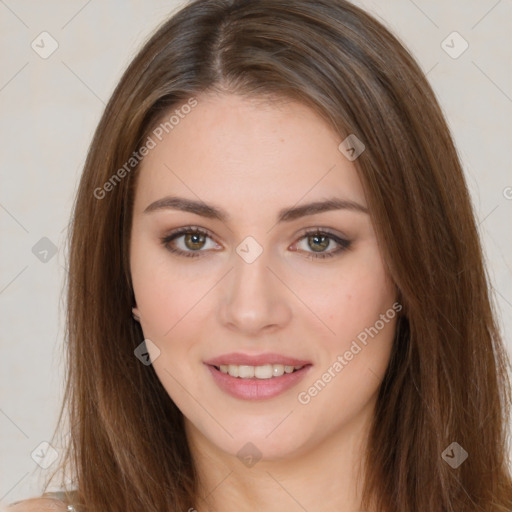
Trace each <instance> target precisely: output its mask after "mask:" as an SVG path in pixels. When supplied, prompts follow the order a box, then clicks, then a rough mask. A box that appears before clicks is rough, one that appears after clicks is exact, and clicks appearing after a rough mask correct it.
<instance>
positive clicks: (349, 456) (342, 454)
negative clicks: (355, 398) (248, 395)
mask: <svg viewBox="0 0 512 512" xmlns="http://www.w3.org/2000/svg"><path fill="white" fill-rule="evenodd" d="M373 405H374V402H373V401H371V403H369V404H368V407H367V408H365V410H364V411H363V412H362V413H361V414H360V415H359V416H358V417H356V418H354V419H353V421H352V422H351V423H350V424H347V425H345V426H344V428H343V430H339V431H337V432H334V433H331V434H330V435H328V436H326V437H322V439H321V440H320V441H318V440H315V439H313V440H311V441H310V442H309V443H308V446H303V447H301V448H300V449H299V450H297V451H296V452H295V453H294V454H290V455H289V456H287V457H286V459H284V458H281V459H273V460H268V459H266V458H265V457H264V456H263V457H262V458H261V459H260V460H259V461H258V462H256V463H255V464H254V465H252V466H250V464H249V465H247V466H246V465H245V464H244V463H243V462H242V461H241V460H240V459H239V458H238V457H237V456H236V455H233V454H229V453H226V452H224V451H222V450H220V449H219V448H218V447H217V446H216V445H214V444H212V443H211V442H210V441H209V440H208V439H206V438H205V437H204V436H203V435H202V434H201V433H200V432H199V431H198V430H197V429H196V428H195V427H194V426H193V425H192V424H191V423H190V422H189V421H188V420H186V421H185V424H186V430H187V436H188V439H189V444H190V446H191V452H192V455H193V459H194V464H195V466H196V470H197V474H198V477H199V497H198V499H197V500H196V507H195V509H196V510H197V512H221V511H222V512H235V511H236V512H249V511H254V510H265V512H282V510H287V511H290V512H295V511H297V512H304V510H306V511H311V510H319V509H321V510H322V511H323V512H334V511H336V512H354V511H357V510H360V506H361V505H360V504H361V491H362V483H363V476H364V467H363V454H364V450H365V448H366V444H367V436H368V429H369V426H370V420H371V417H372V416H371V413H373V407H372V406H373ZM248 466H250V467H248Z"/></svg>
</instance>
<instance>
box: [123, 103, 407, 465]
mask: <svg viewBox="0 0 512 512" xmlns="http://www.w3.org/2000/svg"><path fill="white" fill-rule="evenodd" d="M185 110H186V111H187V112H188V113H187V114H186V115H182V116H180V119H179V123H177V124H175V125H173V128H172V130H168V133H167V134H166V133H165V131H164V136H162V135H161V134H160V132H161V131H162V130H160V132H158V134H159V135H160V138H161V139H162V140H161V141H160V140H159V138H156V137H153V138H154V139H155V142H156V143H157V144H156V146H155V147H154V148H152V149H151V150H150V151H149V153H148V154H147V156H146V157H145V158H144V160H143V162H142V166H141V167H140V168H139V170H138V171H137V172H138V173H139V176H138V183H137V188H136V193H135V202H134V212H133V224H132V232H131V246H130V267H131V268H130V270H131V275H132V279H133V288H134V294H135V298H136V308H135V313H136V314H137V315H138V316H139V318H140V323H141V327H142V330H143V333H144V337H145V339H146V340H150V342H147V346H148V349H149V352H150V354H151V358H152V362H153V367H154V369H155V371H156V373H157V375H158V377H159V379H160V380H161V382H162V384H163V386H164V387H165V389H166V390H167V392H168V394H169V396H170V398H171V399H172V400H173V401H174V402H175V403H176V405H177V406H178V407H179V409H180V410H181V411H182V413H183V415H184V417H185V423H186V426H187V433H188V434H189V436H191V435H193V436H196V437H201V438H202V439H203V440H205V441H206V442H208V443H209V444H210V445H211V446H213V447H215V449H217V450H220V451H222V452H223V453H225V454H232V455H236V454H240V450H241V449H243V450H254V448H250V446H251V447H256V448H257V451H258V453H259V456H261V457H263V458H266V459H269V460H272V459H279V458H286V457H291V456H293V455H297V454H300V453H302V452H305V451H306V450H311V449H314V448H315V447H318V446H321V445H322V443H325V442H327V441H328V440H329V439H332V438H334V437H335V436H337V435H340V434H341V433H343V432H344V431H346V430H348V429H350V426H351V425H354V424H355V423H356V422H357V421H359V419H360V418H361V417H362V416H363V415H365V414H366V415H368V414H370V412H371V409H372V407H373V405H374V403H375V398H376V393H377V391H378V387H379V385H380V380H381V378H382V376H383V375H384V371H385V369H386V366H387V363H388V360H389V356H390V350H391V345H392V340H393V335H394V331H395V323H396V312H397V311H398V309H399V306H397V304H396V303H395V300H396V294H395V287H394V285H393V283H392V282H391V281H390V279H389V277H388V275H387V273H386V269H385V265H384V262H383V260H382V258H381V254H380V251H379V247H378V245H377V240H376V236H375V232H374V229H373V226H372V222H371V218H370V216H369V214H368V212H367V207H368V204H367V201H366V198H365V194H364V191H363V187H362V184H361V182H360V180H359V177H358V175H357V172H356V169H355V166H354V164H353V162H351V161H349V160H348V159H347V158H346V157H345V155H344V154H342V153H341V152H340V150H339V149H338V146H339V144H340V142H341V141H342V139H341V138H340V137H339V136H338V135H337V134H336V133H334V132H333V131H332V130H331V129H330V128H329V126H328V125H327V124H326V123H325V122H324V121H323V120H322V119H321V118H320V117H318V116H317V114H315V113H314V112H313V111H312V110H310V109H309V108H308V107H306V106H304V105H302V104H299V103H295V102H291V101H289V102H286V103H279V104H278V103H273V104H270V103H262V102H261V101H259V102H258V101H256V100H255V99H247V98H242V97H239V96H235V95H228V94H225V95H213V94H212V95H200V96H197V105H196V106H195V107H194V108H191V109H184V110H183V112H184V111H185ZM177 198H180V199H177ZM327 201H332V203H331V204H330V207H329V203H327ZM196 203H197V204H196ZM312 203H317V208H314V207H310V208H307V207H306V205H310V204H312ZM319 205H320V207H318V206H319ZM321 205H323V206H321ZM141 341H142V340H141ZM296 367H297V368H296ZM226 371H227V372H228V373H225V372H226ZM237 375H238V376H237ZM292 413H293V414H292ZM247 443H252V444H251V445H248V444H247ZM244 447H245V448H244ZM242 454H243V451H242Z"/></svg>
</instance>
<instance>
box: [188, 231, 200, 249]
mask: <svg viewBox="0 0 512 512" xmlns="http://www.w3.org/2000/svg"><path fill="white" fill-rule="evenodd" d="M201 238H204V235H201V234H198V233H192V234H188V235H187V236H186V238H185V240H186V243H187V246H188V242H189V241H191V240H192V245H194V247H189V249H200V248H201V247H202V246H203V245H204V240H201ZM198 239H199V240H198ZM197 245H199V247H197Z"/></svg>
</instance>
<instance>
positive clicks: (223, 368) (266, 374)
mask: <svg viewBox="0 0 512 512" xmlns="http://www.w3.org/2000/svg"><path fill="white" fill-rule="evenodd" d="M212 366H213V367H214V368H215V369H216V370H218V371H219V372H222V373H225V374H228V375H230V376H231V377H235V378H237V379H253V378H254V379H261V380H264V379H275V378H277V377H282V376H283V375H285V374H290V373H295V372H297V371H298V370H300V369H302V368H304V366H306V365H297V366H292V365H284V364H264V365H260V366H250V365H238V364H221V365H218V366H217V365H212Z"/></svg>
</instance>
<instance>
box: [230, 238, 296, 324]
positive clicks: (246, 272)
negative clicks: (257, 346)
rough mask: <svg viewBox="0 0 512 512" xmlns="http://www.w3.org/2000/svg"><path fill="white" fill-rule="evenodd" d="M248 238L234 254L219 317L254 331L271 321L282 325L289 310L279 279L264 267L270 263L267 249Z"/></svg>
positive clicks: (269, 254)
mask: <svg viewBox="0 0 512 512" xmlns="http://www.w3.org/2000/svg"><path fill="white" fill-rule="evenodd" d="M248 238H249V239H245V240H244V241H243V242H242V243H240V244H239V246H238V247H237V248H236V252H235V253H234V254H233V266H234V268H233V271H232V272H230V278H229V279H228V280H227V284H226V286H225V288H224V290H225V291H224V297H223V300H222V311H221V319H222V321H223V322H224V323H225V324H229V325H231V326H232V327H233V326H235V327H237V328H238V329H239V330H246V331H248V332H249V331H251V332H252V333H255V332H257V331H259V330H260V329H263V328H265V327H267V326H270V325H273V326H276V325H283V324H284V323H286V322H287V321H288V319H289V316H290V310H289V305H288V304H287V303H286V300H287V298H286V295H285V293H284V290H283V285H282V283H280V282H279V280H278V279H276V277H275V276H274V275H273V273H272V272H271V271H270V270H269V268H267V267H272V263H271V253H270V251H267V250H264V249H263V247H262V246H261V245H260V244H257V242H255V240H254V239H252V240H251V239H250V238H251V237H248ZM256 244H257V245H256Z"/></svg>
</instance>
